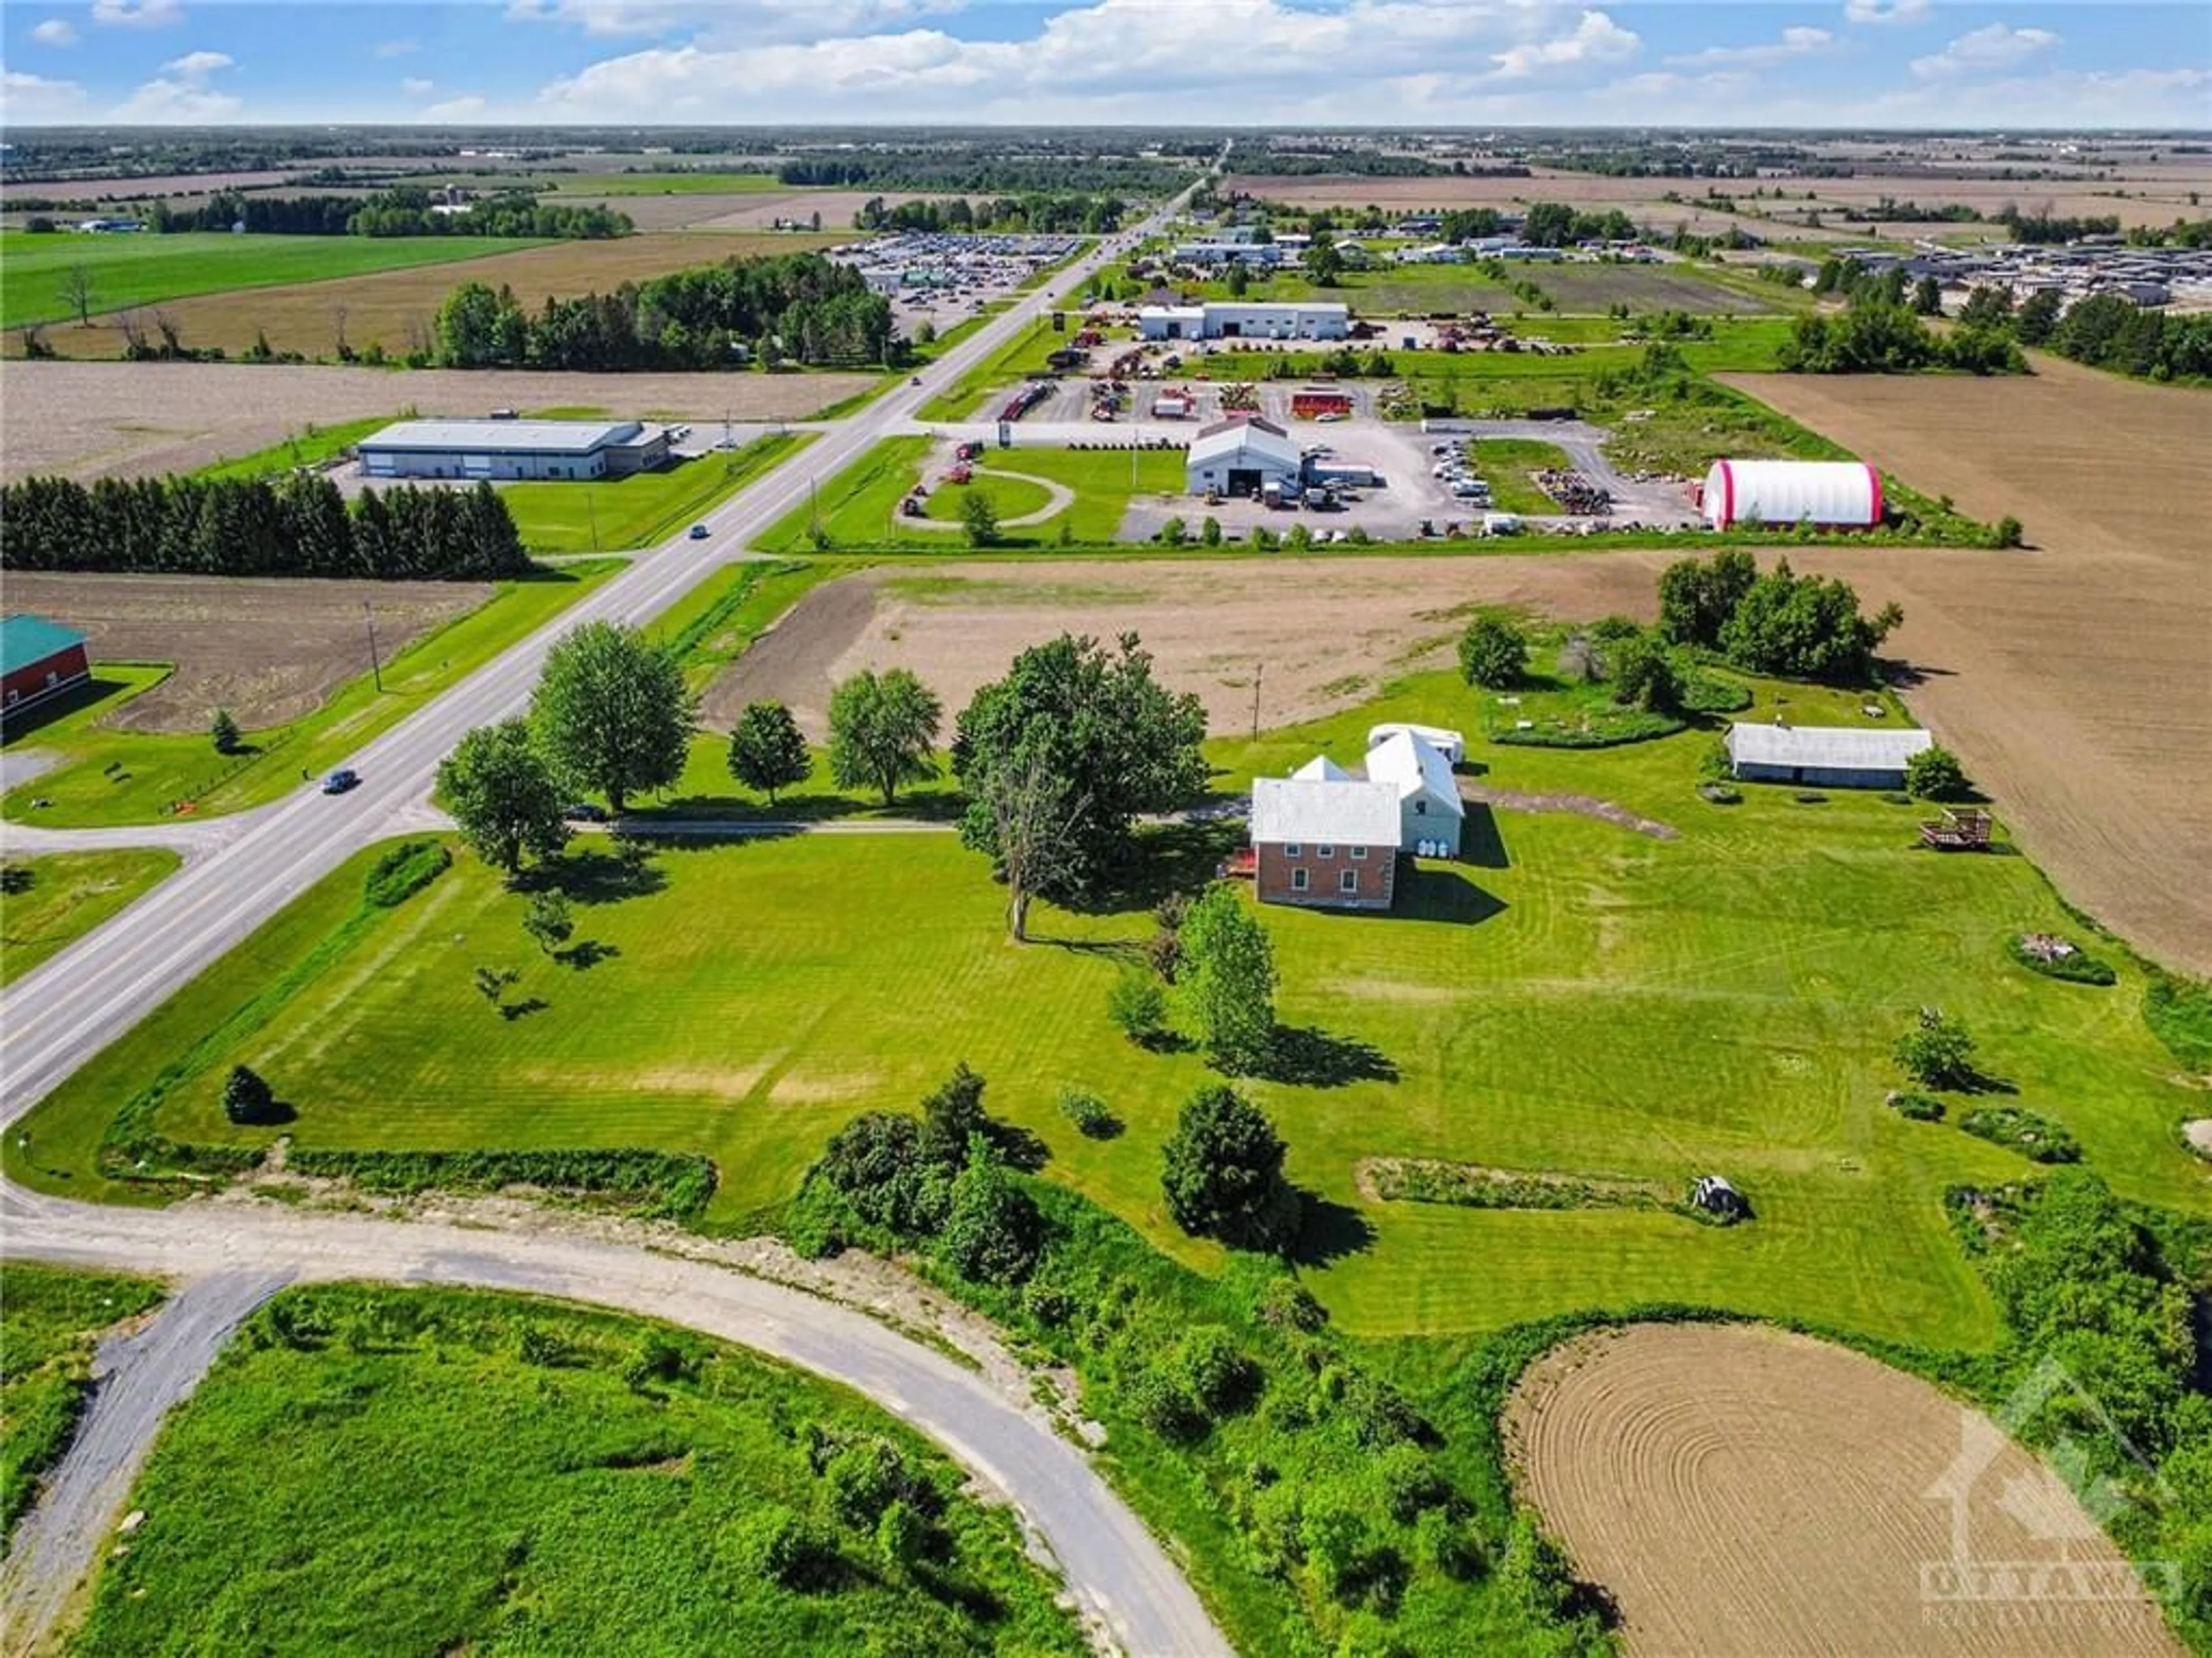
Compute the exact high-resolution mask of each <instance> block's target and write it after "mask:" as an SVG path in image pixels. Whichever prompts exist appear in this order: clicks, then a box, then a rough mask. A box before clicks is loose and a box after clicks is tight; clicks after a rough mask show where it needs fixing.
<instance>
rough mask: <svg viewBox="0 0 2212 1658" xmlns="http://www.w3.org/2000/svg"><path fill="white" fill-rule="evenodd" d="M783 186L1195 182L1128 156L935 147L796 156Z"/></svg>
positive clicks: (1156, 192) (1151, 192)
mask: <svg viewBox="0 0 2212 1658" xmlns="http://www.w3.org/2000/svg"><path fill="white" fill-rule="evenodd" d="M775 176H776V179H777V180H778V182H780V183H782V184H787V185H793V186H794V187H798V188H801V189H807V190H855V189H865V190H921V191H938V190H942V191H966V192H968V193H970V194H991V195H1019V194H1022V193H1024V192H1025V191H1065V192H1072V193H1075V194H1082V193H1084V192H1089V193H1091V194H1094V195H1120V196H1125V197H1127V196H1165V195H1171V194H1173V193H1174V192H1175V191H1178V190H1181V189H1182V187H1183V186H1184V185H1188V183H1189V182H1190V179H1191V173H1190V169H1189V168H1188V167H1184V166H1182V165H1181V164H1180V163H1178V162H1175V161H1152V160H1148V159H1139V158H1138V157H1135V156H1128V155H1036V156H1030V155H961V154H944V153H940V152H939V151H936V150H931V149H917V150H884V151H872V152H869V153H867V154H864V155H845V154H840V155H836V156H834V157H830V156H817V155H809V156H802V157H794V158H793V159H792V160H790V161H780V162H778V163H777V164H776V169H775Z"/></svg>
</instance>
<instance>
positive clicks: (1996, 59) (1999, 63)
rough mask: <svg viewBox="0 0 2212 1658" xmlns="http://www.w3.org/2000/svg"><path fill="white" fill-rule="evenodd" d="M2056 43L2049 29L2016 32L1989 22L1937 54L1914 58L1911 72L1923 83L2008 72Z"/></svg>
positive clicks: (2005, 26) (2003, 25) (1961, 36)
mask: <svg viewBox="0 0 2212 1658" xmlns="http://www.w3.org/2000/svg"><path fill="white" fill-rule="evenodd" d="M2057 44H2058V37H2057V35H2055V34H2053V33H2051V31H2050V30H2049V29H2016V28H2012V27H2008V26H2007V25H2005V24H2003V23H1991V24H1989V25H1988V26H1986V27H1983V28H1978V29H1975V30H1974V31H1973V32H1972V33H1968V34H1962V35H1960V37H1959V38H1958V39H1955V40H1954V41H1952V42H1951V44H1950V45H1949V46H1946V47H1944V48H1943V50H1942V51H1941V52H1935V53H1933V54H1931V55H1930V56H1929V57H1926V58H1914V59H1913V60H1912V66H1911V67H1912V72H1913V74H1914V75H1916V76H1918V77H1919V78H1920V79H1922V80H1923V81H1940V80H1943V79H1946V78H1948V76H1954V75H1975V74H1979V73H1981V72H1983V71H1984V70H2003V69H2011V68H2014V67H2015V66H2016V65H2018V64H2022V63H2025V62H2026V61H2027V59H2028V58H2033V57H2034V56H2035V54H2036V53H2038V52H2048V51H2049V50H2050V49H2051V47H2053V46H2057Z"/></svg>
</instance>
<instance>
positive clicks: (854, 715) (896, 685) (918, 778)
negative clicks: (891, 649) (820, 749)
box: [829, 668, 944, 806]
mask: <svg viewBox="0 0 2212 1658" xmlns="http://www.w3.org/2000/svg"><path fill="white" fill-rule="evenodd" d="M943 718H944V705H943V704H942V703H940V702H939V701H938V700H937V697H936V695H935V694H934V693H933V692H932V691H931V690H930V689H929V688H928V687H927V686H926V685H924V684H923V683H921V681H920V680H919V679H916V678H915V677H914V676H913V675H912V674H911V673H909V672H908V671H906V670H905V669H904V668H891V669H889V670H887V671H884V672H883V673H880V674H878V673H877V672H875V671H873V670H872V669H870V670H866V671H862V672H860V673H858V674H855V675H854V677H852V678H850V679H848V680H847V681H846V682H845V683H843V684H842V685H840V686H838V687H837V689H836V691H835V692H833V693H832V694H831V695H830V698H829V774H830V776H831V777H832V778H834V779H835V780H836V784H837V786H838V787H840V788H848V789H849V788H861V787H870V788H874V789H878V790H879V791H881V793H882V794H883V797H884V805H886V806H888V805H891V804H892V803H893V801H894V800H896V798H897V795H898V789H899V785H900V784H902V783H922V782H927V781H928V780H930V779H932V778H933V777H935V776H936V775H937V767H936V764H935V762H934V761H933V758H932V750H933V749H934V748H935V747H936V744H937V728H938V725H939V721H940V720H942V719H943Z"/></svg>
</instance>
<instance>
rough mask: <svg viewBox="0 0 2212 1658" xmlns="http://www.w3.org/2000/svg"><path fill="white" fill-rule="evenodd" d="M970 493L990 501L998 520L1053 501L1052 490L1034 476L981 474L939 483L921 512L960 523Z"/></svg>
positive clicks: (1033, 510) (1035, 510) (1040, 508)
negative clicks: (967, 478) (958, 481)
mask: <svg viewBox="0 0 2212 1658" xmlns="http://www.w3.org/2000/svg"><path fill="white" fill-rule="evenodd" d="M970 496H981V498H982V499H983V500H985V501H989V502H990V503H991V507H992V510H993V511H994V512H995V513H998V515H999V522H1000V523H1001V524H1004V523H1005V522H1006V520H1007V519H1016V518H1025V517H1027V516H1028V515H1029V514H1030V513H1041V512H1042V511H1043V510H1044V509H1045V508H1046V507H1049V506H1051V505H1052V500H1053V496H1052V491H1051V490H1050V489H1047V488H1046V487H1045V486H1044V485H1043V484H1042V483H1039V482H1038V481H1037V480H1036V479H1035V478H1033V477H997V476H989V475H983V474H978V475H977V476H976V477H975V478H974V479H973V480H972V481H971V482H969V483H965V484H939V486H938V487H937V488H936V489H933V490H932V491H931V493H930V497H929V500H928V501H927V503H926V504H925V505H924V507H923V510H922V516H923V517H924V518H930V519H936V520H937V521H938V522H939V523H940V524H957V523H959V522H960V521H961V517H960V515H961V513H963V511H965V510H966V503H967V501H968V500H969V497H970Z"/></svg>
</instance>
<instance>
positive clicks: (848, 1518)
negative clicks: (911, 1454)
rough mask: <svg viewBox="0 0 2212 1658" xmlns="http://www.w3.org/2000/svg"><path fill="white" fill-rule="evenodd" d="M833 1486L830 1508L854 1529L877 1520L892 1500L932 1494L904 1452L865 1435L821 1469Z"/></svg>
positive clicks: (827, 1481)
mask: <svg viewBox="0 0 2212 1658" xmlns="http://www.w3.org/2000/svg"><path fill="white" fill-rule="evenodd" d="M822 1477H823V1480H824V1481H825V1482H826V1483H827V1484H828V1485H829V1511H830V1512H831V1513H832V1514H834V1515H836V1516H837V1521H838V1523H839V1524H841V1525H844V1526H848V1527H852V1528H853V1529H854V1530H855V1531H862V1530H866V1528H868V1527H872V1526H873V1525H874V1524H875V1523H876V1516H877V1515H880V1514H881V1513H883V1511H884V1509H885V1508H887V1507H889V1506H890V1504H891V1503H897V1502H903V1503H915V1501H916V1500H917V1499H918V1498H922V1499H926V1498H927V1497H928V1496H929V1495H930V1493H929V1489H928V1485H927V1481H925V1480H923V1479H921V1476H920V1475H918V1474H917V1473H915V1471H914V1470H913V1469H912V1468H910V1467H908V1466H907V1460H906V1455H905V1453H903V1452H902V1451H901V1450H900V1449H899V1448H898V1447H897V1446H896V1445H894V1444H893V1443H891V1442H890V1440H888V1439H864V1440H861V1441H860V1442H858V1443H857V1444H852V1445H848V1446H846V1447H845V1448H843V1449H842V1450H841V1451H839V1452H838V1453H837V1454H836V1455H835V1456H833V1457H831V1458H830V1459H829V1465H828V1466H827V1467H824V1468H823V1471H822Z"/></svg>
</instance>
